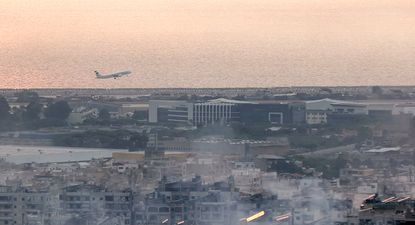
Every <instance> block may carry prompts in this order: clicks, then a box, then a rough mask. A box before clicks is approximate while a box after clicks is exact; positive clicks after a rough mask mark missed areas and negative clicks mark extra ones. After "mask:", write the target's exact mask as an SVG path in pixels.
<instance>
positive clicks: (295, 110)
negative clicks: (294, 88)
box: [149, 98, 305, 126]
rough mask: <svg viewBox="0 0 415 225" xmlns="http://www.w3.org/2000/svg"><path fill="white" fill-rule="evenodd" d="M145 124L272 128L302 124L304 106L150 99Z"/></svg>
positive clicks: (233, 101) (231, 101) (220, 99)
mask: <svg viewBox="0 0 415 225" xmlns="http://www.w3.org/2000/svg"><path fill="white" fill-rule="evenodd" d="M149 122H150V123H169V122H170V123H183V124H191V125H195V126H199V125H208V124H215V123H221V124H225V123H229V122H241V123H245V124H251V123H269V124H273V125H283V124H292V123H304V122H305V106H304V104H301V103H295V104H286V103H257V102H248V101H238V100H229V99H223V98H219V99H214V100H208V101H204V102H187V101H170V100H151V101H150V102H149Z"/></svg>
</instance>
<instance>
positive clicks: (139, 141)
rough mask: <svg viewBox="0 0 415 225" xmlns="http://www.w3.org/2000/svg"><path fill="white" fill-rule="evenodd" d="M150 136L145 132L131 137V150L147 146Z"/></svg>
mask: <svg viewBox="0 0 415 225" xmlns="http://www.w3.org/2000/svg"><path fill="white" fill-rule="evenodd" d="M147 142H148V137H147V136H146V135H143V134H135V135H132V136H131V137H130V146H129V148H130V149H131V150H134V149H140V148H141V149H142V148H145V147H146V146H147Z"/></svg>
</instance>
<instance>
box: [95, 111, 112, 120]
mask: <svg viewBox="0 0 415 225" xmlns="http://www.w3.org/2000/svg"><path fill="white" fill-rule="evenodd" d="M98 119H100V120H109V119H111V115H110V112H109V111H108V109H101V110H100V111H99V114H98Z"/></svg>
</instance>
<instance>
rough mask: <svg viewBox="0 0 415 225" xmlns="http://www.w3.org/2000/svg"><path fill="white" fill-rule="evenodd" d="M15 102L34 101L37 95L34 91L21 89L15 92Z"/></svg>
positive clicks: (37, 97)
mask: <svg viewBox="0 0 415 225" xmlns="http://www.w3.org/2000/svg"><path fill="white" fill-rule="evenodd" d="M16 96H17V102H35V101H38V100H39V95H38V94H37V92H34V91H22V92H19V93H17V94H16Z"/></svg>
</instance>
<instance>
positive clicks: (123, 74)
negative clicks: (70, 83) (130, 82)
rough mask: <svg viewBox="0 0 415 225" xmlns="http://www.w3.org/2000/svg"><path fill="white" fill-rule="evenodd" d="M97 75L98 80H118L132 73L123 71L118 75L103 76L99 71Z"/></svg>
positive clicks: (96, 72)
mask: <svg viewBox="0 0 415 225" xmlns="http://www.w3.org/2000/svg"><path fill="white" fill-rule="evenodd" d="M95 74H96V78H97V79H110V78H114V79H117V78H119V77H122V76H126V75H128V74H131V71H122V72H118V73H112V74H105V75H101V74H100V73H99V72H98V71H95Z"/></svg>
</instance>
